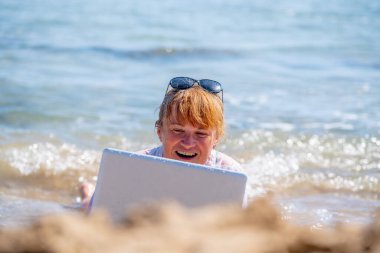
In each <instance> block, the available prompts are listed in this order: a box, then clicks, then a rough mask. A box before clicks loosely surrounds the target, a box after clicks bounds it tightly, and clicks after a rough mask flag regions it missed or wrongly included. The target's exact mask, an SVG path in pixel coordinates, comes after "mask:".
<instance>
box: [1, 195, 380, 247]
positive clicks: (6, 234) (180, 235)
mask: <svg viewBox="0 0 380 253" xmlns="http://www.w3.org/2000/svg"><path fill="white" fill-rule="evenodd" d="M0 252H29V253H33V252H51V253H54V252H62V253H63V252H64V253H71V252H83V253H85V252H95V253H96V252H102V253H103V252H199V253H203V252H213V253H220V252H234V253H239V252H273V253H274V252H278V253H281V252H292V253H301V252H371V253H375V252H376V253H378V252H380V218H378V219H377V220H376V221H374V222H373V223H371V224H370V225H343V224H341V225H336V226H335V227H333V228H323V229H315V228H312V227H310V226H301V225H295V224H293V223H290V222H288V221H284V220H283V219H282V218H281V215H280V213H279V211H278V210H277V209H276V208H275V207H274V205H273V204H271V202H270V200H268V199H265V198H262V199H257V200H256V201H254V202H252V203H251V204H250V205H249V206H248V208H247V209H245V210H242V209H241V208H239V207H237V206H232V205H223V206H210V207H205V208H199V209H192V210H189V209H185V208H183V207H181V206H178V205H176V204H173V203H168V204H165V205H162V206H155V207H154V206H153V207H145V208H141V209H140V210H136V211H135V212H133V213H131V214H130V215H129V216H128V218H126V219H125V220H124V221H123V222H122V223H120V224H117V225H115V224H112V223H111V222H109V220H108V218H107V216H106V215H105V214H103V213H101V212H98V213H95V214H94V215H91V216H89V217H86V216H83V215H81V214H76V213H72V214H59V215H53V216H46V217H42V218H40V219H39V220H37V221H36V222H34V223H33V224H32V225H30V226H28V227H24V228H17V229H15V228H13V229H11V228H8V229H4V230H2V231H0Z"/></svg>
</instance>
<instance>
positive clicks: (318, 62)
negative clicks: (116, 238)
mask: <svg viewBox="0 0 380 253" xmlns="http://www.w3.org/2000/svg"><path fill="white" fill-rule="evenodd" d="M379 27H380V2H378V1H371V0H361V1H359V0H349V1H343V0H332V1H329V2H325V1H317V0H306V1H304V0H302V1H301V0H295V1H291V2H289V1H261V0H253V1H243V0H235V1H226V0H202V1H200V0H195V1H185V2H181V3H179V2H178V1H173V0H166V1H152V0H141V1H133V0H129V1H116V0H111V1H88V0H81V1H74V0H67V1H52V0H48V1H39V0H31V1H14V0H2V1H0V203H1V205H0V217H2V219H0V225H5V226H8V225H9V224H13V223H22V222H24V221H25V220H27V219H28V218H29V217H31V216H33V217H34V216H35V215H38V214H42V213H47V212H59V211H61V210H62V209H64V207H63V206H67V205H69V206H70V205H71V204H72V203H75V202H76V201H77V198H78V193H77V185H78V183H79V182H81V181H84V180H86V181H94V180H95V179H94V178H95V177H96V175H97V170H98V167H99V160H100V156H101V152H102V150H103V149H104V148H105V147H113V148H121V149H125V150H130V151H134V150H140V149H142V148H148V147H153V146H155V145H158V144H159V142H158V138H157V137H156V134H155V131H154V122H155V120H156V118H157V108H158V106H159V105H160V102H161V100H162V98H163V95H164V92H165V90H166V86H167V83H168V81H169V80H170V79H171V78H172V77H174V76H190V77H194V78H198V79H201V78H209V79H214V80H218V81H219V82H221V83H222V85H223V88H224V98H225V100H224V101H225V116H226V129H227V135H226V137H225V138H224V139H223V141H222V143H221V144H220V145H219V146H218V149H219V150H220V151H223V152H225V153H227V154H229V155H230V156H232V157H234V158H235V159H236V160H238V161H239V162H241V164H242V166H243V167H244V168H245V169H246V171H247V173H248V175H249V184H250V187H251V189H250V192H249V195H250V197H251V198H255V197H256V196H260V195H263V194H266V193H272V194H273V195H274V198H275V200H276V201H277V203H278V204H279V206H281V208H282V210H283V211H284V217H286V218H289V219H294V220H297V221H299V222H301V223H306V224H312V225H313V226H323V225H326V224H332V223H335V222H352V223H354V222H359V223H365V222H368V221H369V220H370V219H372V217H374V215H375V214H374V212H375V211H376V210H377V209H379V208H380V81H379V80H380V43H379V41H380V29H379ZM41 203H45V204H41ZM26 210H32V211H31V213H33V214H31V213H29V212H26Z"/></svg>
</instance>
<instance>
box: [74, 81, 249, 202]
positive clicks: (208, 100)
mask: <svg viewBox="0 0 380 253" xmlns="http://www.w3.org/2000/svg"><path fill="white" fill-rule="evenodd" d="M223 111H224V110H223V89H222V86H221V84H220V83H218V82H216V81H213V80H209V79H202V80H195V79H192V78H189V77H175V78H173V79H172V80H170V82H169V85H168V87H167V89H166V93H165V97H164V100H163V102H162V103H161V106H160V113H159V118H158V120H157V121H156V124H155V125H156V130H157V135H158V138H159V139H160V141H161V143H162V145H161V146H158V147H155V148H152V149H147V150H142V151H139V152H137V153H140V154H146V155H152V156H160V157H165V158H169V159H174V160H180V161H185V162H190V163H197V164H204V165H208V166H211V167H217V168H222V169H225V170H232V171H239V172H243V170H242V168H241V167H240V165H239V163H237V162H236V161H235V160H234V159H232V158H231V157H229V156H227V155H225V154H223V153H221V152H218V151H216V150H215V146H216V144H217V143H218V141H219V140H220V139H221V138H222V136H223V134H224V116H223ZM90 187H91V186H90V185H87V184H82V185H81V187H80V192H81V198H82V204H83V208H84V209H87V206H88V202H89V200H90V196H91V195H92V193H93V190H89V189H90Z"/></svg>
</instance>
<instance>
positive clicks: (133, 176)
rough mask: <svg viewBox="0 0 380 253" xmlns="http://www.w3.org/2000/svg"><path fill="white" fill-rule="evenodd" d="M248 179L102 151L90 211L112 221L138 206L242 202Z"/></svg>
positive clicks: (231, 173) (196, 167)
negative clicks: (102, 213)
mask: <svg viewBox="0 0 380 253" xmlns="http://www.w3.org/2000/svg"><path fill="white" fill-rule="evenodd" d="M246 182H247V176H246V175H245V174H243V173H239V172H232V171H227V170H222V169H217V168H212V167H209V166H202V165H197V164H192V163H186V162H181V161H176V160H171V159H166V158H162V157H155V156H148V155H142V154H136V153H131V152H127V151H121V150H117V149H109V148H107V149H105V150H104V151H103V155H102V159H101V163H100V169H99V175H98V181H97V184H96V189H95V193H94V197H93V203H92V209H97V208H101V209H105V210H107V211H108V212H109V214H110V216H111V218H112V219H113V220H114V221H115V220H118V219H120V218H122V217H123V216H124V215H125V214H126V212H128V210H129V209H131V208H134V207H136V206H138V205H140V204H147V203H157V202H161V201H176V202H178V203H180V204H182V205H184V206H186V207H199V206H204V205H208V204H217V203H223V202H233V203H238V204H240V205H242V204H243V202H244V194H245V187H246Z"/></svg>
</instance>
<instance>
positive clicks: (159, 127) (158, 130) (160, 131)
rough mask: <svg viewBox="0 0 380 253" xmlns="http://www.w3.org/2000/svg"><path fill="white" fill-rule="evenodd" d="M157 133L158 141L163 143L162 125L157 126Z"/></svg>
mask: <svg viewBox="0 0 380 253" xmlns="http://www.w3.org/2000/svg"><path fill="white" fill-rule="evenodd" d="M156 133H157V136H158V139H160V141H161V142H162V137H161V136H162V129H161V126H160V125H156Z"/></svg>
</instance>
